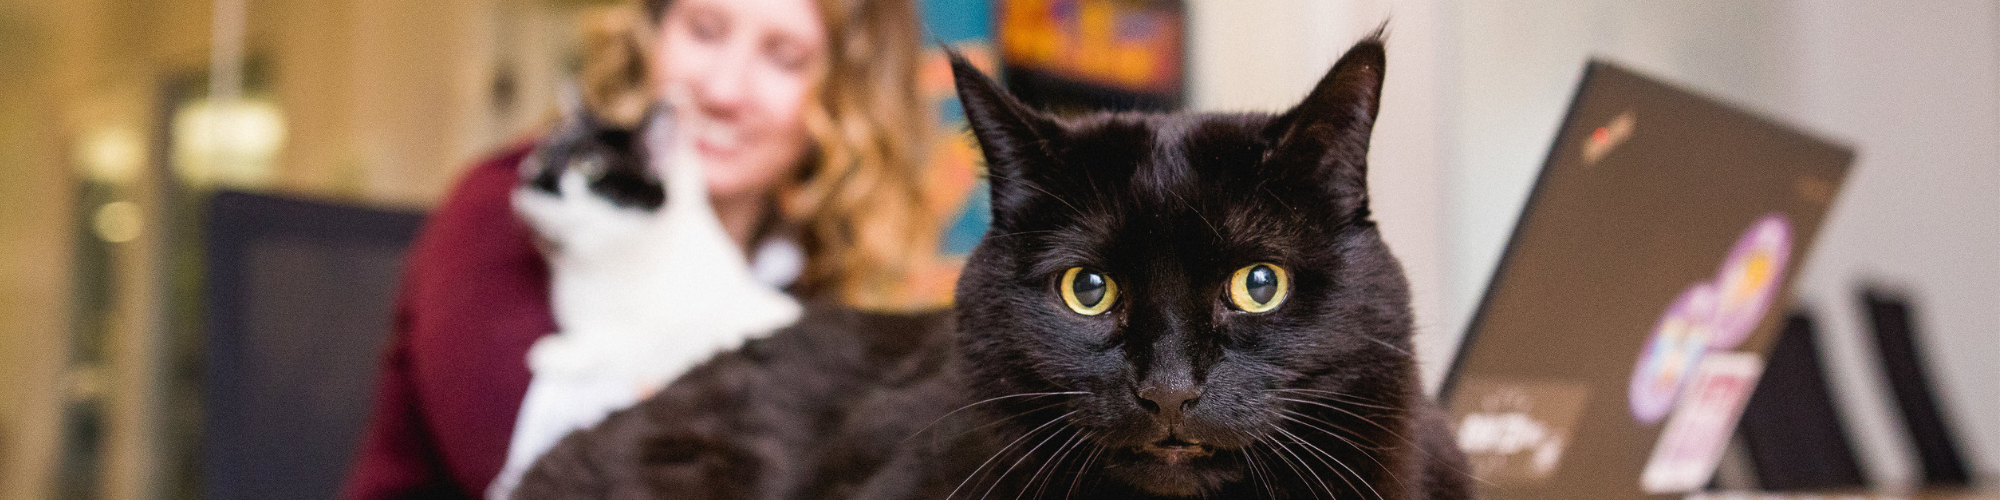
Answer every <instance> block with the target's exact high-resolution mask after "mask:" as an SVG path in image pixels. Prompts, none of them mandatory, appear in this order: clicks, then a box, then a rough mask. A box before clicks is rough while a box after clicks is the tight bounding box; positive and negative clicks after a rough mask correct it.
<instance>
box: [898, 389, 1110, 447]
mask: <svg viewBox="0 0 2000 500" xmlns="http://www.w3.org/2000/svg"><path fill="white" fill-rule="evenodd" d="M1077 394H1090V392H1089V391H1062V392H1024V393H1020V394H1008V395H1005V396H998V397H991V398H986V400H985V401H980V402H977V403H973V404H969V405H965V406H960V407H958V409H956V410H952V411H950V412H948V413H945V414H944V415H942V416H939V417H938V418H937V420H932V421H931V423H930V424H928V425H925V426H924V427H923V428H922V429H917V432H913V433H910V435H909V436H908V437H904V438H903V440H902V441H901V442H900V443H907V442H909V441H910V439H911V438H915V437H917V436H918V435H921V434H923V433H924V431H928V430H930V429H931V427H934V426H936V425H937V424H938V422H943V421H944V419H946V418H950V417H951V416H952V415H955V414H957V413H958V412H961V411H965V410H966V409H967V408H971V407H974V406H979V405H983V404H986V403H991V402H994V401H1000V400H1003V399H1011V398H1022V397H1025V398H1039V397H1045V396H1066V395H1070V396H1073V395H1077ZM1056 404H1062V403H1056ZM1050 406H1054V405H1050ZM1042 408H1048V406H1044V407H1042ZM1039 410H1040V409H1039V408H1038V409H1035V410H1028V413H1033V412H1035V411H1039ZM1018 416H1020V415H1015V417H1018ZM1012 418H1014V417H1007V418H1005V419H1001V420H1002V421H1005V420H1007V419H1012Z"/></svg>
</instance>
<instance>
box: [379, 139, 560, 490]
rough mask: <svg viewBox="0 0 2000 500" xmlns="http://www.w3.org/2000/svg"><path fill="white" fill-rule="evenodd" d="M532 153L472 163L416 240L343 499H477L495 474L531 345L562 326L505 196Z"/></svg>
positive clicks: (524, 386)
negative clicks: (371, 408) (553, 314)
mask: <svg viewBox="0 0 2000 500" xmlns="http://www.w3.org/2000/svg"><path fill="white" fill-rule="evenodd" d="M530 148H531V145H530V144H529V143H526V142H523V143H520V144H517V145H515V146H512V147H509V148H507V149H506V150H504V151H503V152H501V153H500V154H498V155H495V156H493V157H490V158H488V159H486V160H484V161H481V162H480V163H479V164H478V165H477V166H474V167H473V168H472V170H471V171H469V172H467V173H466V174H465V177H464V178H463V179H462V180H460V181H459V184H458V186H457V187H456V188H454V189H453V190H452V192H451V194H450V196H449V197H447V198H446V199H445V202H444V204H443V205H441V206H439V207H438V208H437V210H436V211H435V212H433V213H432V214H431V215H430V219H429V220H428V221H426V222H425V224H424V229H423V232H422V233H421V234H419V235H418V236H417V242H416V246H415V247H414V248H413V249H412V251H411V252H410V255H409V257H408V260H407V261H406V262H405V267H404V269H403V281H402V291H401V294H400V296H398V297H397V302H396V322H395V331H394V332H393V334H392V335H391V337H390V340H389V345H388V348H387V352H386V353H385V356H384V358H383V360H382V373H381V379H380V382H379V384H380V385H379V387H378V388H377V389H376V394H375V409H374V413H373V415H372V416H371V417H370V421H369V424H368V431H367V433H366V434H365V436H364V438H363V441H362V444H361V449H360V454H359V456H358V457H357V459H356V461H355V464H354V469H353V470H352V472H350V475H349V476H348V478H347V484H346V485H345V486H344V487H343V488H342V491H341V498H347V499H382V498H440V497H445V498H449V497H473V498H477V497H481V496H484V494H485V490H486V485H487V483H489V482H492V481H493V477H494V476H495V475H498V474H499V472H500V466H501V465H502V463H503V462H505V461H506V459H507V443H508V440H509V439H510V438H511V437H512V435H513V432H514V418H515V414H516V413H518V412H519V411H520V408H521V398H522V396H523V395H524V394H526V393H527V390H528V380H529V373H528V366H527V361H526V358H527V354H528V347H529V346H530V345H532V344H534V342H535V339H537V338H540V337H541V336H542V335H545V334H548V333H550V332H554V331H555V329H556V325H555V320H554V319H553V318H552V317H551V313H550V308H549V270H548V264H547V263H546V262H545V261H543V260H542V256H541V255H540V254H539V253H537V252H536V250H535V247H534V242H533V241H534V240H533V236H532V233H530V231H529V229H528V227H527V225H526V224H524V223H522V222H521V221H520V220H519V219H517V218H515V216H514V211H513V208H512V205H511V203H510V201H509V193H511V192H512V190H513V188H514V184H515V182H516V179H517V176H516V174H515V166H516V165H517V164H519V163H520V162H521V159H522V157H524V156H526V155H527V154H528V151H529V149H530Z"/></svg>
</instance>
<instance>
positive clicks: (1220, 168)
mask: <svg viewBox="0 0 2000 500" xmlns="http://www.w3.org/2000/svg"><path fill="white" fill-rule="evenodd" d="M1384 59H1385V58H1384V53H1383V46H1382V43H1381V42H1380V40H1379V38H1378V37H1376V36H1371V37H1370V38H1368V39H1365V40H1363V41H1362V42H1360V43H1358V44H1357V45H1356V46H1355V47H1354V48H1352V49H1350V50H1349V51H1348V53H1347V54H1346V55H1345V56H1343V57H1342V58H1341V60H1340V61H1339V62H1338V63H1336V64H1335V66H1334V68H1333V69H1332V70H1331V71H1330V72H1329V73H1328V74H1327V75H1326V77H1325V78H1324V79H1322V80H1321V81H1320V82H1319V84H1318V85H1317V87H1316V88H1315V89H1314V90H1313V91H1312V93H1311V95H1309V96H1307V97H1306V99H1305V100H1304V102H1302V103H1300V104H1299V105H1298V106H1297V107H1295V108H1293V109H1291V110H1290V111H1287V112H1285V113H1283V114H1278V115H1270V114H1256V113H1245V114H1097V115H1088V116H1082V117H1077V118H1059V117H1055V116H1051V115H1048V114H1045V113H1042V112H1039V111H1037V110H1034V109H1032V108H1030V107H1028V106H1026V105H1024V104H1022V103H1021V102H1019V101H1018V100H1016V99H1015V98H1014V97H1013V96H1011V95H1009V94H1008V93H1007V92H1006V91H1004V90H1003V89H1001V88H1000V87H999V86H998V85H996V84H995V83H994V82H993V81H992V80H990V79H988V78H987V77H986V76H985V75H983V74H980V73H979V72H978V70H976V69H973V68H972V67H971V66H970V65H969V64H967V63H966V62H965V61H964V60H963V59H960V58H954V60H953V69H954V72H955V74H956V77H957V85H958V93H959V98H960V99H961V100H962V101H963V103H964V104H965V110H966V116H967V118H968V120H969V121H970V123H971V125H972V129H973V131H974V133H975V134H976V135H977V137H978V140H979V143H980V146H981V148H982V149H983V150H984V153H985V155H986V159H987V165H988V169H989V172H990V174H991V185H992V195H993V196H992V200H993V226H992V228H991V230H990V231H989V232H988V233H987V234H986V237H985V238H984V239H983V240H982V241H981V243H980V244H979V246H978V248H977V249H975V250H974V251H973V252H972V254H971V255H970V256H969V258H968V259H967V263H966V268H965V271H964V273H963V274H962V276H961V278H960V280H959V283H958V289H957V296H956V306H955V311H953V312H952V313H950V315H948V316H942V317H904V318H896V317H883V316H875V315H868V314H863V313H857V312H852V311H842V310H838V309H826V308H814V309H811V310H809V311H808V313H807V316H806V317H805V318H804V319H803V320H802V321H801V323H800V324H799V325H797V326H795V327H793V328H790V329H787V330H783V331H781V332H779V333H777V334H775V335H773V336H772V337H770V338H769V339H763V340H758V341H755V342H752V343H751V344H749V345H746V346H745V348H744V349H741V350H738V351H735V352H730V353H725V354H723V355H721V356H718V357H717V358H715V359H713V360H711V361H710V362H708V363H705V364H704V365H703V366H701V367H698V368H696V369H695V370H694V371H692V372H690V373H689V374H688V375H687V376H685V377H683V378H682V379H680V380H679V381H677V382H676V383H675V384H674V385H672V386H670V387H668V388H667V389H666V390H664V391H662V392H661V393H660V394H659V395H657V396H655V397H654V398H652V399H650V400H648V401H647V402H645V403H643V404H641V405H640V406H638V407H635V408H633V409H632V410H628V411H625V412H621V413H619V414H616V415H613V416H612V417H611V418H609V419H607V420H606V421H605V423H604V424H603V425H601V426H599V427H597V428H596V429H593V430H591V431H589V432H585V433H578V434H577V435H574V436H571V437H570V438H569V439H567V440H565V441H564V442H563V443H562V444H560V445H558V446H557V448H556V449H555V450H553V451H551V452H550V454H549V455H548V456H547V457H545V458H544V459H543V460H542V461H541V462H540V463H538V464H537V465H536V467H535V469H534V470H532V471H531V472H530V473H529V475H528V479H527V481H526V482H525V483H524V484H523V488H522V490H521V495H520V496H519V498H606V497H620V498H625V497H651V498H759V499H830V498H853V499H985V498H1092V499H1156V498H1274V499H1308V498H1357V499H1374V500H1393V499H1402V500H1413V499H1441V500H1457V499H1465V498H1472V496H1473V493H1472V491H1471V487H1470V482H1469V481H1470V480H1469V478H1468V477H1467V476H1466V475H1465V473H1464V471H1466V470H1467V469H1466V467H1465V465H1464V458H1463V455H1462V454H1461V453H1460V452H1459V451H1458V450H1457V448H1456V446H1455V444H1454V442H1453V440H1452V438H1451V436H1450V433H1449V430H1448V429H1447V428H1446V426H1445V424H1444V419H1443V418H1442V416H1441V414H1440V412H1439V411H1438V410H1437V408H1436V406H1435V405H1434V404H1433V403H1432V402H1431V401H1430V400H1429V399H1428V398H1426V397H1425V396H1424V395H1423V393H1422V389H1421V386H1420V384H1419V383H1418V381H1417V372H1416V359H1415V358H1414V357H1413V356H1412V354H1411V339H1410V337H1411V333H1412V326H1411V315H1410V309H1409V291H1408V285H1407V283H1406V281H1405V279H1404V277H1403V273H1402V269H1401V267H1400V265H1399V264H1398V263H1397V261H1396V259H1395V258H1394V257H1393V256H1391V255H1390V253H1389V250H1388V248H1387V246H1386V245H1385V244H1384V243H1383V242H1382V238H1381V235H1380V234H1379V232H1378V231H1377V229H1376V227H1375V223H1374V221H1373V220H1372V219H1371V218H1370V216H1369V210H1368V205H1369V203H1368V193H1367V189H1366V170H1367V166H1366V163H1367V160H1366V157H1367V152H1368V144H1369V136H1370V133H1371V129H1372V127H1373V124H1374V121H1375V117H1376V112H1377V109H1378V105H1379V101H1380V99H1379V98H1380V94H1381V88H1382V77H1383V70H1384V62H1385V60H1384Z"/></svg>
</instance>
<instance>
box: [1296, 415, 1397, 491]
mask: <svg viewBox="0 0 2000 500" xmlns="http://www.w3.org/2000/svg"><path fill="white" fill-rule="evenodd" d="M1285 418H1286V419H1287V420H1290V419H1291V418H1290V417H1285ZM1293 422H1297V420H1293ZM1278 432H1279V433H1282V434H1284V435H1285V436H1286V437H1289V438H1291V440H1292V442H1295V443H1298V444H1299V445H1300V446H1304V447H1305V448H1306V451H1310V452H1313V453H1317V455H1314V457H1313V458H1314V459H1317V460H1319V463H1320V465H1325V466H1326V467H1327V470H1329V471H1331V472H1333V477H1337V478H1340V482H1343V483H1347V489H1348V490H1349V491H1353V492H1355V493H1356V494H1359V493H1360V492H1361V490H1359V489H1356V488H1355V487H1354V482H1353V481H1348V480H1347V477H1346V476H1342V475H1341V474H1340V471H1339V470H1336V469H1334V468H1333V467H1334V466H1335V465H1339V466H1340V468H1341V469H1346V470H1347V474H1348V475H1351V476H1354V480H1355V481H1361V486H1364V487H1367V488H1368V492H1369V493H1374V494H1375V500H1383V499H1382V492H1380V491H1376V490H1375V485H1373V484H1369V483H1368V478H1364V477H1361V473H1360V472H1356V471H1355V470H1354V468H1353V467H1349V466H1348V465H1347V462H1344V461H1341V460H1340V457H1336V456H1333V454H1332V453H1328V452H1327V451H1326V449H1324V448H1320V447H1319V445H1316V444H1313V443H1312V441H1308V440H1306V438H1303V437H1299V435H1298V434H1293V433H1292V431H1288V430H1285V429H1284V428H1282V427H1280V428H1278ZM1328 459H1331V460H1333V463H1327V460H1328Z"/></svg>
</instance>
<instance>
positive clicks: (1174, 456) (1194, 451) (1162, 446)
mask: <svg viewBox="0 0 2000 500" xmlns="http://www.w3.org/2000/svg"><path fill="white" fill-rule="evenodd" d="M1139 451H1140V452H1141V453H1144V454H1147V455H1152V456H1153V457H1154V458H1157V459H1159V460H1160V462H1163V463H1165V464H1167V465H1182V464H1186V463H1189V462H1192V461H1194V460H1195V459H1199V458H1203V457H1207V456H1209V455H1214V454H1215V448H1213V447H1210V446H1209V445H1206V444H1202V443H1201V442H1199V441H1194V440H1188V439H1183V438H1181V437H1180V436H1176V435H1170V436H1167V438H1166V439H1162V440H1159V441H1156V442H1152V443H1147V444H1145V445H1141V446H1139Z"/></svg>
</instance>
